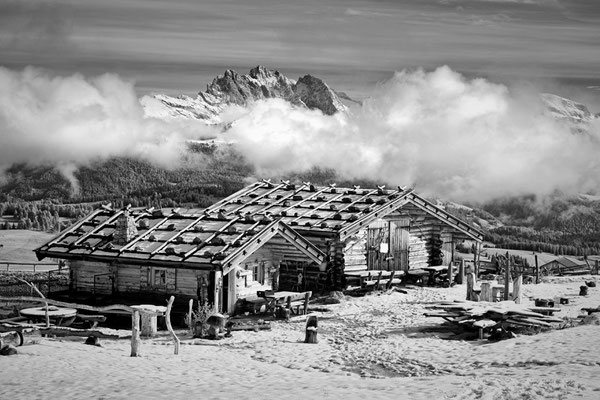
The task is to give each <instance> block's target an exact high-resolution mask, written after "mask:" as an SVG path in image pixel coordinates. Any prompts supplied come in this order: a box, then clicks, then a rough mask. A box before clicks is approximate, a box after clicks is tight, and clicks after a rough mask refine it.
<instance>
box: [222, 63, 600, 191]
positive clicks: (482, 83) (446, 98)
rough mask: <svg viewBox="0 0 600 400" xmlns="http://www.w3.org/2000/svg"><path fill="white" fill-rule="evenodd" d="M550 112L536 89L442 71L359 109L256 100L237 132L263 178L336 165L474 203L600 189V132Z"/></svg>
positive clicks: (396, 85)
mask: <svg viewBox="0 0 600 400" xmlns="http://www.w3.org/2000/svg"><path fill="white" fill-rule="evenodd" d="M544 111H545V110H544V109H543V107H542V104H541V102H540V99H539V95H538V94H537V93H528V92H525V91H521V90H518V89H515V90H510V89H509V88H508V87H506V86H504V85H499V84H495V83H492V82H489V81H487V80H484V79H473V80H469V79H466V78H465V77H463V76H462V75H460V74H458V73H456V72H454V71H452V70H451V69H450V68H448V67H440V68H438V69H436V70H435V71H432V72H425V71H423V70H416V71H403V72H398V73H396V74H395V75H394V77H393V78H392V79H390V80H389V81H388V82H385V83H383V84H381V85H380V86H378V87H377V88H376V90H375V91H374V95H373V97H372V98H371V99H369V100H368V101H366V102H365V104H364V106H363V107H362V108H361V109H359V110H355V111H354V112H353V113H352V114H350V115H342V114H337V115H334V116H331V117H329V116H324V115H322V114H321V113H319V112H317V111H306V110H301V109H297V108H293V107H291V106H290V105H289V104H287V103H285V102H282V101H279V100H270V101H265V102H260V103H256V104H254V105H253V107H251V108H250V109H249V110H248V112H247V113H246V114H245V115H243V116H242V117H241V118H239V119H238V120H237V121H236V123H235V124H234V126H233V128H232V129H231V131H230V132H228V134H230V135H232V136H233V137H234V138H235V140H236V141H237V142H238V145H239V146H240V148H241V149H242V151H243V153H244V154H245V155H246V157H248V158H249V159H250V160H251V161H252V162H253V163H255V164H256V166H257V167H258V168H259V171H262V172H263V173H264V174H269V173H270V172H278V173H281V172H286V171H290V172H291V171H296V170H298V169H308V168H310V167H312V166H321V167H329V168H334V169H336V170H337V171H339V172H340V173H341V174H342V175H343V176H344V177H346V178H369V179H373V180H376V181H381V182H387V183H389V184H394V185H402V186H404V185H409V186H415V187H416V188H417V189H418V190H419V191H420V192H423V193H425V194H428V195H437V196H444V197H447V198H450V199H455V200H471V201H483V200H487V199H490V198H494V197H498V196H507V195H516V194H523V193H536V194H548V193H550V192H552V191H554V190H557V189H558V190H561V191H564V192H573V193H576V192H586V191H595V190H597V189H598V188H600V163H599V161H597V160H598V158H597V154H598V151H600V142H599V141H598V136H596V137H595V138H594V137H592V136H590V135H583V134H581V135H575V134H572V133H571V132H570V130H569V128H568V127H567V126H566V125H564V124H562V123H561V122H558V121H556V120H555V119H553V118H552V117H550V116H548V115H547V114H546V113H545V112H544ZM595 128H596V130H597V128H598V126H596V127H595Z"/></svg>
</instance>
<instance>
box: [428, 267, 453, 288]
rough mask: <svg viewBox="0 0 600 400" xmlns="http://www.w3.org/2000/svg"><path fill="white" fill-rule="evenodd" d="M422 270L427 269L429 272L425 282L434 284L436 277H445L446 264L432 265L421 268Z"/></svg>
mask: <svg viewBox="0 0 600 400" xmlns="http://www.w3.org/2000/svg"><path fill="white" fill-rule="evenodd" d="M423 271H427V272H428V273H429V278H428V280H427V283H428V284H429V285H434V284H435V283H436V282H437V280H438V279H442V280H443V279H445V278H446V276H447V275H448V266H447V265H432V266H431V267H425V268H423Z"/></svg>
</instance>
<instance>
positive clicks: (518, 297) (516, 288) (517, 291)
mask: <svg viewBox="0 0 600 400" xmlns="http://www.w3.org/2000/svg"><path fill="white" fill-rule="evenodd" d="M522 285H523V275H519V276H517V277H516V278H515V280H514V281H513V295H512V299H513V300H514V301H515V303H516V304H521V302H522V301H523V296H522V294H521V286H522Z"/></svg>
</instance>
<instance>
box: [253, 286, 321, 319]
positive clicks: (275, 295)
mask: <svg viewBox="0 0 600 400" xmlns="http://www.w3.org/2000/svg"><path fill="white" fill-rule="evenodd" d="M310 296H312V292H311V291H308V292H291V291H280V292H274V291H269V290H265V291H259V292H257V298H250V299H245V300H246V302H248V303H251V304H252V308H253V312H254V313H255V314H256V313H258V312H260V311H261V310H262V306H263V305H264V306H265V310H264V313H265V314H275V313H276V311H277V308H279V307H285V308H287V309H290V311H292V309H293V307H296V314H299V313H300V307H301V306H303V307H304V309H306V307H307V306H308V299H309V298H310Z"/></svg>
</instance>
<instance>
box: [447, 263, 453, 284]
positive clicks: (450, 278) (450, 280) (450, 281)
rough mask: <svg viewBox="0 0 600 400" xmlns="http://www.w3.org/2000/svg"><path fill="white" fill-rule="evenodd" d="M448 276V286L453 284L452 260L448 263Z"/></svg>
mask: <svg viewBox="0 0 600 400" xmlns="http://www.w3.org/2000/svg"><path fill="white" fill-rule="evenodd" d="M447 278H448V286H452V260H450V262H449V263H448V270H447Z"/></svg>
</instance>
